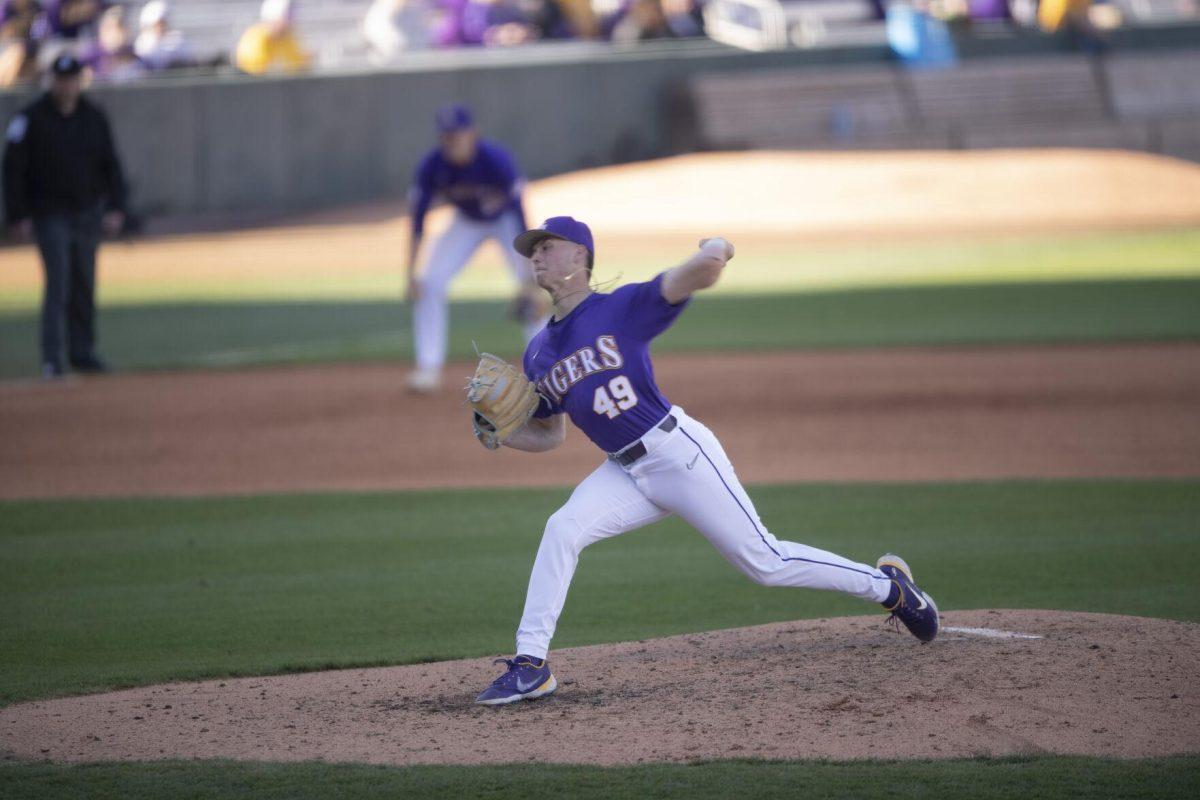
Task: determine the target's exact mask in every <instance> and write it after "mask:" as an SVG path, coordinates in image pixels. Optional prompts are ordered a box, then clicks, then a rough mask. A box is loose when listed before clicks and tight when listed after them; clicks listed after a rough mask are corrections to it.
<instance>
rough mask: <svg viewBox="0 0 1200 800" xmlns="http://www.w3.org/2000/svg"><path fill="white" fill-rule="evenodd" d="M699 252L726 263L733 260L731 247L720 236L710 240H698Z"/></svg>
mask: <svg viewBox="0 0 1200 800" xmlns="http://www.w3.org/2000/svg"><path fill="white" fill-rule="evenodd" d="M700 252H702V253H704V254H705V255H710V256H715V257H716V258H723V259H725V260H726V261H728V260H729V259H731V258H733V245H732V244H730V243H729V241H728V240H727V239H723V238H722V237H720V236H714V237H713V238H711V239H701V240H700Z"/></svg>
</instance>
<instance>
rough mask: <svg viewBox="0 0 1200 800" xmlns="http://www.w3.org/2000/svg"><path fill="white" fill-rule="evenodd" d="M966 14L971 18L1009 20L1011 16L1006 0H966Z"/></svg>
mask: <svg viewBox="0 0 1200 800" xmlns="http://www.w3.org/2000/svg"><path fill="white" fill-rule="evenodd" d="M967 16H968V17H969V18H971V19H990V20H1009V21H1011V20H1012V18H1013V15H1012V10H1011V9H1010V8H1009V5H1008V0H967Z"/></svg>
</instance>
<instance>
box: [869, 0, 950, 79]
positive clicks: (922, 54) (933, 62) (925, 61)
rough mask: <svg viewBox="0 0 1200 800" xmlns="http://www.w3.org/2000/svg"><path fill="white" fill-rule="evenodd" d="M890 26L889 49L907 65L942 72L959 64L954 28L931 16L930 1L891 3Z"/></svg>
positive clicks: (915, 0) (888, 34)
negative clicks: (952, 32) (941, 69)
mask: <svg viewBox="0 0 1200 800" xmlns="http://www.w3.org/2000/svg"><path fill="white" fill-rule="evenodd" d="M886 24H887V40H888V46H889V47H891V48H892V52H893V53H895V54H896V57H897V58H899V59H900V61H901V63H903V64H904V65H905V66H907V67H911V68H913V69H940V68H945V67H952V66H954V64H955V63H956V62H957V61H958V53H957V50H956V48H955V46H954V40H953V39H952V38H951V37H950V29H949V28H947V27H946V23H944V22H942V21H941V20H940V19H937V18H936V17H934V16H933V15H932V14H930V13H929V3H928V0H912V2H911V4H910V3H907V2H892V3H889V4H888V7H887V23H886Z"/></svg>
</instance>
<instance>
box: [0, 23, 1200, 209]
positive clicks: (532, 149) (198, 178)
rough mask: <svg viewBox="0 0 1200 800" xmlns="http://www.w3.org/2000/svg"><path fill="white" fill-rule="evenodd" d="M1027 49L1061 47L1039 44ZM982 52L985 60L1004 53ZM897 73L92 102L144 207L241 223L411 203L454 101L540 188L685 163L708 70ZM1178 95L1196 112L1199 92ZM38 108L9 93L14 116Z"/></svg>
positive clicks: (209, 87) (344, 85)
mask: <svg viewBox="0 0 1200 800" xmlns="http://www.w3.org/2000/svg"><path fill="white" fill-rule="evenodd" d="M1012 46H1013V47H1016V48H1017V50H1018V51H1019V52H1028V51H1030V50H1031V49H1032V50H1033V51H1038V52H1045V51H1048V50H1050V49H1052V48H1053V47H1054V46H1055V45H1054V44H1053V43H1052V42H1049V40H1044V39H1028V38H1026V39H1022V40H1021V41H1019V42H1017V43H1015V44H1013V45H1012ZM979 47H980V54H981V55H985V56H986V55H992V54H993V51H996V50H997V46H996V44H995V43H984V44H982V45H980V46H979ZM972 55H973V54H972V52H970V50H969V48H968V52H967V56H968V58H970V57H971V56H972ZM887 63H888V55H887V52H886V51H885V50H883V49H881V48H878V47H861V48H840V49H837V50H827V51H821V50H791V51H782V52H772V53H748V52H743V51H738V50H733V49H730V48H727V47H724V46H721V45H717V44H715V43H712V42H707V41H685V42H676V43H669V44H665V45H661V46H643V47H638V48H631V49H624V50H623V49H619V48H613V47H610V46H608V45H595V44H588V43H574V44H566V45H562V46H557V47H545V48H529V49H527V50H525V51H513V52H498V51H476V52H465V53H454V54H447V53H436V54H428V55H418V56H414V57H412V58H411V59H409V60H408V61H407V62H406V64H405V66H404V67H402V68H397V69H393V70H390V71H383V72H357V73H348V74H340V75H337V74H335V75H317V76H306V77H293V78H286V77H281V78H266V79H252V78H247V77H240V76H233V77H224V78H206V79H199V78H196V79H184V80H171V81H169V82H167V81H164V82H161V83H155V82H149V83H142V84H137V85H130V86H118V87H102V88H97V89H95V90H94V91H93V93H92V94H93V97H94V98H95V99H96V100H97V101H98V102H99V103H100V104H102V105H103V106H105V107H106V108H107V109H108V111H109V113H110V116H111V118H112V121H113V125H114V128H115V130H116V135H117V139H118V146H119V148H120V150H121V152H122V154H123V157H124V162H125V167H126V172H127V173H128V176H129V180H130V184H131V186H132V189H133V192H134V195H133V197H134V203H135V206H136V208H137V209H138V210H140V211H141V212H142V213H144V214H147V215H151V216H166V215H187V216H191V215H205V214H216V215H229V214H232V215H234V216H235V217H236V216H237V215H246V216H251V215H253V214H262V213H264V212H270V213H278V212H284V211H297V210H304V209H312V208H319V207H323V206H335V205H339V204H344V203H347V202H359V201H369V200H374V199H380V198H387V197H398V196H401V195H402V194H403V193H404V192H405V190H406V188H407V184H408V181H409V179H410V176H411V173H412V170H413V168H414V166H415V164H416V162H417V160H418V159H419V158H420V156H421V155H422V154H423V153H424V152H425V151H426V150H427V149H428V148H429V147H430V146H431V145H432V144H433V132H432V127H431V119H432V116H433V112H434V110H435V109H436V108H437V107H438V106H440V105H442V104H443V103H445V102H448V101H450V100H459V101H463V102H466V103H469V104H470V105H471V106H473V107H474V109H475V110H476V114H477V116H478V118H479V120H480V123H481V127H482V129H483V130H484V132H485V134H486V135H488V136H491V137H493V138H496V139H499V140H501V141H503V142H505V143H507V144H508V145H509V146H510V147H511V148H512V149H513V150H514V151H515V153H516V155H517V157H518V159H519V161H520V163H521V164H522V166H523V167H524V169H525V171H526V173H527V174H528V175H529V176H530V177H534V178H536V177H542V176H546V175H551V174H556V173H560V172H564V171H569V170H574V169H580V168H585V167H593V166H600V165H607V164H613V163H620V162H625V161H630V160H636V159H642V158H650V157H655V156H659V155H663V154H666V153H668V152H671V151H672V149H673V148H675V147H677V142H678V136H677V133H678V131H677V130H675V129H674V127H673V122H677V120H678V116H677V115H675V114H674V113H673V111H674V109H673V106H672V98H676V97H677V96H678V91H679V87H680V86H682V85H684V84H685V83H686V82H687V79H688V78H689V77H691V76H695V75H697V74H703V73H735V72H742V71H750V72H755V71H760V70H770V69H780V68H793V69H801V70H804V71H806V72H807V73H809V74H810V75H812V76H813V77H814V78H816V79H818V80H819V79H820V75H822V74H824V73H825V72H826V71H828V70H835V71H836V70H837V69H839V66H840V65H846V64H857V65H860V66H862V65H866V66H867V67H868V68H869V67H871V66H872V65H874V67H875V68H878V69H883V70H886V69H887V67H886V66H885V65H886V64H887ZM1114 63H1116V62H1115V61H1114ZM1118 73H1119V74H1118ZM1118 73H1114V74H1115V75H1117V77H1118V80H1117V83H1120V84H1121V85H1126V84H1128V85H1129V86H1130V87H1132V88H1131V89H1130V91H1131V92H1133V93H1134V94H1138V93H1139V92H1140V91H1141V89H1139V88H1138V87H1140V86H1142V85H1143V83H1144V81H1145V80H1146V79H1147V77H1146V76H1147V75H1149V74H1152V73H1146V72H1145V71H1143V72H1141V73H1139V72H1138V71H1137V68H1136V66H1134V67H1128V68H1125V67H1122V68H1121V70H1118ZM1193 85H1194V82H1193ZM1178 91H1179V93H1180V96H1181V98H1183V100H1182V101H1181V102H1184V104H1185V105H1186V104H1187V103H1190V102H1192V100H1191V99H1188V98H1192V94H1190V93H1189V92H1191V88H1190V86H1181V87H1180V88H1179V89H1178ZM32 97H33V94H32V93H30V92H26V93H23V94H15V93H7V94H0V118H3V119H5V120H7V119H8V118H10V117H11V116H12V115H13V114H14V113H16V111H17V110H18V109H19V108H20V107H21V106H22V105H24V104H25V103H27V102H29V101H30V100H31V99H32ZM1130 102H1131V103H1132V102H1133V101H1130ZM1168 102H1169V101H1168ZM1135 105H1136V104H1135ZM1130 113H1131V114H1142V115H1143V116H1145V113H1146V112H1145V109H1144V108H1142V107H1141V106H1137V107H1134V108H1131V109H1130ZM1166 117H1170V115H1164V114H1162V113H1161V112H1160V111H1159V110H1157V109H1155V110H1154V113H1153V115H1152V119H1153V121H1154V125H1156V126H1157V127H1156V128H1155V134H1154V136H1153V137H1151V138H1153V139H1154V140H1155V141H1157V142H1168V141H1170V142H1186V141H1190V139H1191V137H1192V135H1193V134H1192V129H1191V128H1190V127H1189V125H1188V123H1187V122H1186V120H1184V121H1183V122H1180V121H1179V120H1176V119H1174V118H1173V117H1172V118H1170V119H1167V118H1166ZM897 144H903V142H897Z"/></svg>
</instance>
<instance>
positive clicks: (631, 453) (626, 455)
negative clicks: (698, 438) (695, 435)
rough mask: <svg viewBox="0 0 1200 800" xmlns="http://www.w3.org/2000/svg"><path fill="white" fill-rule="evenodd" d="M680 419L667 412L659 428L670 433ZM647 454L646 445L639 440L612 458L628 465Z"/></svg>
mask: <svg viewBox="0 0 1200 800" xmlns="http://www.w3.org/2000/svg"><path fill="white" fill-rule="evenodd" d="M678 424H679V421H678V420H676V419H675V418H674V417H672V416H671V415H670V414H667V418H666V419H664V420H663V421H662V422H660V423H658V429H659V430H660V431H662V432H663V433H668V432H670V431H673V430H675V426H676V425H678ZM644 455H646V445H644V444H642V442H641V441H640V440H639V441H638V443H637V444H634V445H631V446H630V447H627V448H625V449H624V450H622V451H621V452H619V453H617V454H616V455H615V456H613V457H612V460H613V461H615V462H617V463H618V464H620V465H621V466H622V467H628V466H629V465H630V464H632V463H633V462H635V461H637V460H638V459H639V458H641V457H642V456H644Z"/></svg>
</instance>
